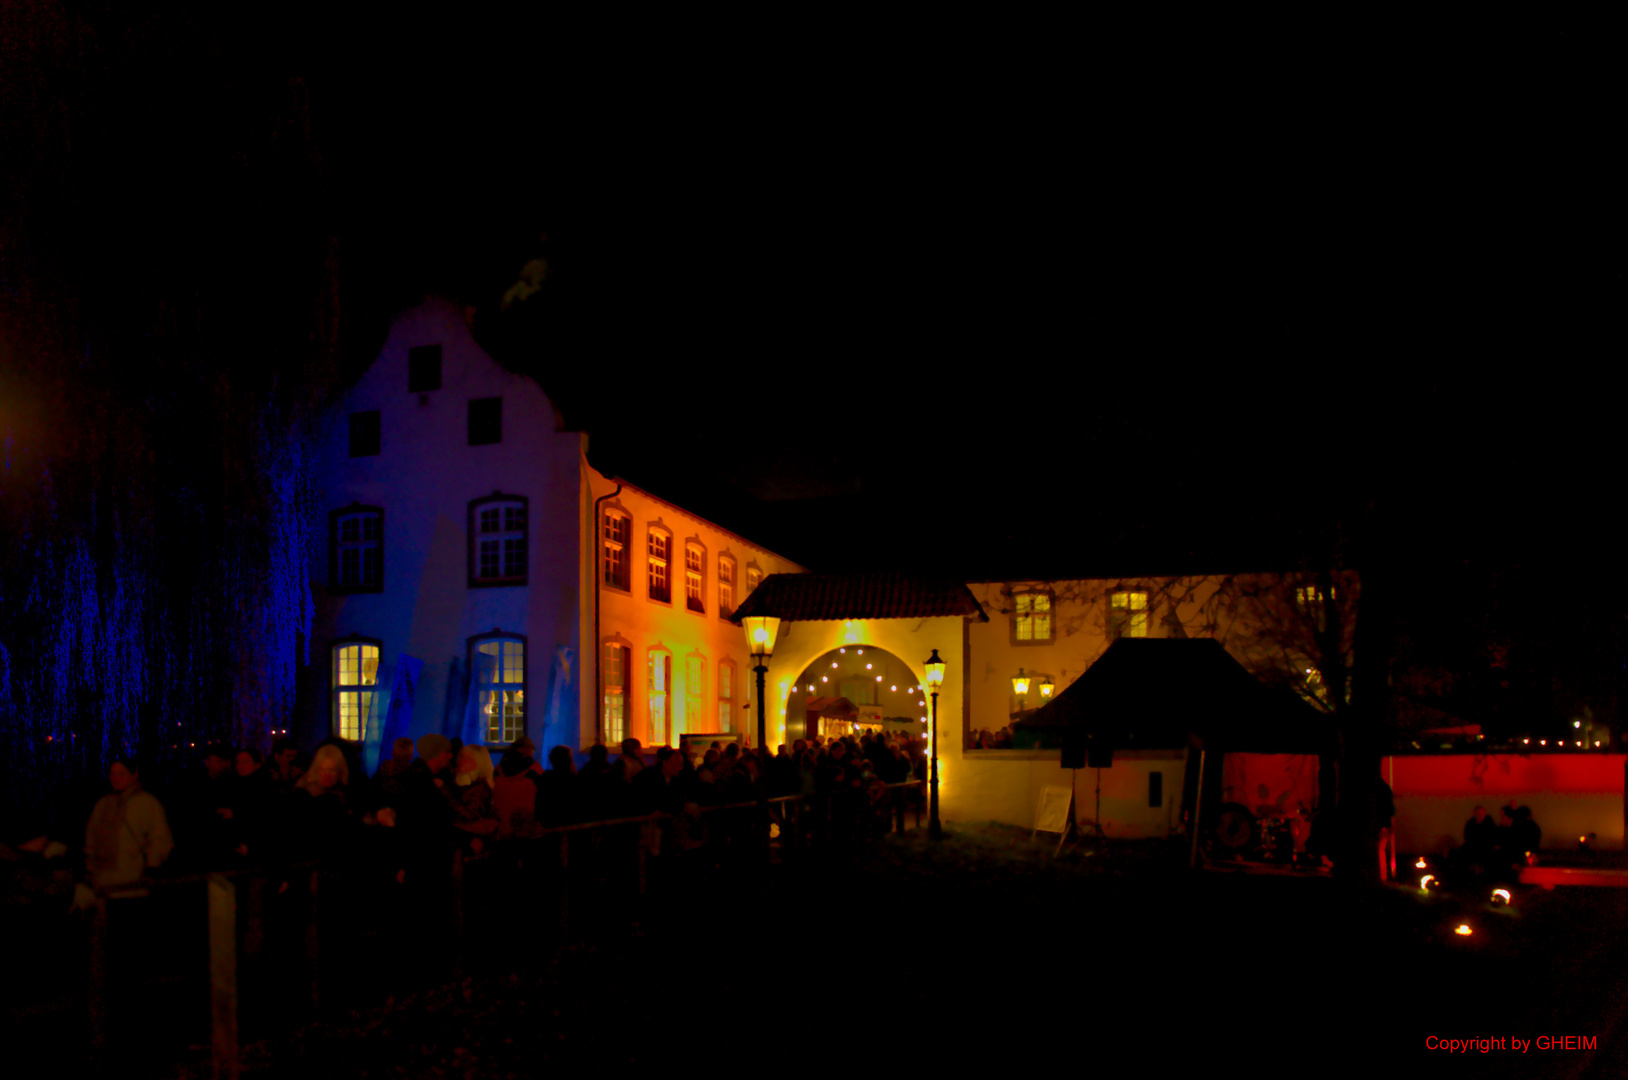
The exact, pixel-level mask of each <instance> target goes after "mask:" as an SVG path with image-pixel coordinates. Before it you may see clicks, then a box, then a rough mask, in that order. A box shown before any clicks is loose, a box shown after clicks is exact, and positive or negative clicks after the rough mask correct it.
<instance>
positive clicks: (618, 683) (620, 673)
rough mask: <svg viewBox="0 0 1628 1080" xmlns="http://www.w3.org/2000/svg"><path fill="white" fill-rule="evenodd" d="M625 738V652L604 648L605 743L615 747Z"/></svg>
mask: <svg viewBox="0 0 1628 1080" xmlns="http://www.w3.org/2000/svg"><path fill="white" fill-rule="evenodd" d="M625 738H627V650H626V649H625V648H623V647H622V646H620V645H616V644H607V645H606V646H605V743H606V745H609V746H615V745H616V744H617V743H619V742H621V741H622V740H623V739H625Z"/></svg>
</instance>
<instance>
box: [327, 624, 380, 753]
mask: <svg viewBox="0 0 1628 1080" xmlns="http://www.w3.org/2000/svg"><path fill="white" fill-rule="evenodd" d="M378 684H379V643H378V642H376V641H364V640H360V639H354V640H351V641H342V642H339V643H337V644H335V645H334V647H333V680H332V684H331V685H332V687H333V712H332V718H333V720H332V722H333V733H334V734H335V735H337V736H339V737H340V738H341V739H350V740H351V741H353V742H360V741H361V740H362V738H363V737H364V736H365V735H366V734H367V722H368V719H369V718H370V717H371V716H372V715H373V708H374V706H375V702H374V695H376V694H377V693H378V690H377V687H378Z"/></svg>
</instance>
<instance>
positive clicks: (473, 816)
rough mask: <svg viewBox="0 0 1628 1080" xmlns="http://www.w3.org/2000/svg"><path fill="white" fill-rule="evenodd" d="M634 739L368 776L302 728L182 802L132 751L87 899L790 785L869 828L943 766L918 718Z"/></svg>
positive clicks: (115, 791)
mask: <svg viewBox="0 0 1628 1080" xmlns="http://www.w3.org/2000/svg"><path fill="white" fill-rule="evenodd" d="M618 750H619V752H618V753H617V754H616V756H615V757H614V758H613V757H612V756H611V753H610V750H609V749H608V748H607V747H605V746H602V745H596V746H594V747H591V748H590V749H589V751H588V753H587V759H586V762H585V763H584V764H583V766H582V767H581V768H580V769H578V768H577V755H576V754H575V752H574V751H572V750H571V749H570V748H569V747H565V746H557V747H554V748H553V749H552V750H551V751H550V752H549V754H548V760H547V763H546V767H545V764H544V762H542V761H539V760H537V747H536V744H535V743H534V742H533V741H532V740H531V739H529V738H521V739H519V740H517V741H516V742H515V743H514V744H513V745H512V746H510V747H507V748H506V749H504V750H503V751H502V753H501V756H500V757H499V759H498V761H497V762H496V765H495V767H494V763H493V760H492V757H493V751H492V750H490V749H488V748H487V747H485V746H478V745H468V746H464V745H460V744H459V742H458V740H456V739H449V738H448V737H446V736H444V735H440V734H427V735H422V736H420V737H419V738H418V739H417V740H416V741H414V740H410V739H405V738H403V739H397V740H396V741H395V743H394V745H392V746H391V747H390V754H389V758H388V759H387V760H385V761H384V762H383V763H382V764H381V766H380V767H379V768H378V770H377V771H376V772H375V773H374V774H373V775H372V776H371V777H368V776H366V774H365V772H364V770H363V768H362V762H361V756H360V748H359V747H358V746H356V745H355V744H353V743H349V742H345V741H343V740H338V739H332V740H329V741H327V742H325V743H323V744H322V745H320V746H319V747H317V749H316V750H315V752H314V753H313V754H312V755H311V757H310V759H309V760H304V759H302V756H301V754H300V753H299V751H298V750H297V748H296V747H295V746H294V745H293V744H292V743H291V742H290V741H288V740H286V739H284V740H279V741H278V742H277V743H276V744H274V745H273V747H272V750H271V755H270V756H269V757H263V756H262V755H261V754H260V752H259V751H257V750H255V749H253V748H233V747H228V746H224V745H212V746H209V747H207V748H206V749H205V750H204V753H203V758H202V761H201V768H200V769H199V771H198V772H197V773H196V774H195V775H194V776H192V777H190V778H188V779H187V781H186V782H185V783H183V784H181V785H178V786H176V787H174V788H172V789H171V792H170V794H169V796H168V797H167V799H166V803H167V804H168V805H165V804H161V803H160V801H159V799H158V798H156V797H155V796H154V795H153V794H152V793H150V792H149V791H147V790H146V789H145V788H144V787H143V785H142V783H141V770H140V766H139V764H138V763H137V762H136V761H135V760H134V759H132V758H129V757H120V758H117V759H116V760H114V761H113V763H112V765H111V766H110V768H109V771H108V780H109V784H110V786H111V788H112V791H111V793H109V794H108V795H106V796H104V797H103V798H102V799H101V800H100V801H98V802H97V803H96V805H95V807H94V809H93V810H92V812H91V815H90V820H89V823H88V825H87V828H86V832H85V848H84V852H85V869H86V876H85V880H84V882H83V886H84V887H83V888H82V889H81V891H80V895H79V899H80V902H81V903H82V904H83V903H87V902H88V899H89V897H90V896H92V895H93V892H92V889H93V888H94V887H101V888H103V889H126V890H137V889H139V887H140V882H141V880H142V879H143V878H145V877H147V876H149V875H150V874H151V873H152V872H153V871H154V870H155V869H156V868H158V867H160V866H165V867H167V868H168V869H170V870H174V871H180V872H185V871H201V870H219V869H232V868H238V867H249V866H253V867H261V868H268V869H272V870H276V868H278V867H285V866H293V865H295V864H299V863H304V862H308V861H312V860H316V861H335V860H343V859H347V858H353V857H354V856H355V853H356V852H358V851H359V850H361V849H363V848H366V849H367V850H368V851H369V853H370V854H369V856H368V857H369V858H371V859H374V860H376V861H378V862H380V863H382V864H387V868H388V869H390V870H393V874H392V875H391V876H394V877H395V878H396V879H397V881H398V882H405V881H406V880H407V879H408V878H409V877H411V876H414V875H415V874H416V875H419V876H423V875H425V874H430V873H433V871H432V869H431V864H432V863H433V864H440V863H445V862H447V861H448V860H447V857H448V856H450V854H451V853H452V852H453V851H455V850H458V849H459V848H462V850H464V851H465V852H466V853H467V854H469V855H478V854H481V853H482V852H484V851H488V850H489V849H491V848H493V847H494V846H496V845H501V844H502V843H503V842H504V841H506V840H509V839H512V838H536V837H538V836H541V835H543V834H544V833H545V831H546V830H548V829H550V828H551V827H556V826H561V825H568V824H574V823H583V822H592V821H605V820H611V819H618V818H625V817H636V816H639V815H648V814H652V813H663V814H666V815H671V816H673V817H675V818H676V817H681V816H687V817H688V818H689V819H690V820H691V821H692V822H694V821H699V819H700V817H701V816H702V815H701V813H700V812H701V811H702V810H704V809H706V808H707V807H713V806H723V805H727V804H735V803H755V802H757V801H758V800H762V799H772V798H775V797H776V796H783V795H802V796H806V797H808V799H809V801H811V802H813V803H816V804H817V805H818V806H819V807H820V808H821V809H824V810H827V811H830V810H833V809H834V810H835V817H836V820H837V821H839V822H841V823H844V824H848V825H851V826H852V827H853V828H862V827H864V824H865V823H868V824H875V823H876V821H877V819H878V813H877V811H878V810H879V811H880V819H881V821H882V823H883V825H884V827H885V823H886V818H887V811H888V810H889V809H899V808H901V807H902V803H903V800H902V799H900V798H897V797H893V796H891V795H889V789H888V788H887V785H888V784H896V783H899V782H902V781H906V780H911V779H923V778H925V776H926V769H927V763H926V748H925V744H924V742H923V740H920V739H917V738H912V737H910V736H908V735H902V734H895V735H886V734H882V733H874V734H873V733H869V732H867V733H864V734H862V735H860V736H858V737H852V736H850V737H846V738H842V739H821V738H813V739H809V740H802V739H799V740H797V741H796V742H795V743H793V744H792V745H790V746H785V745H782V746H781V747H779V749H778V752H777V753H775V754H772V755H771V754H768V753H765V752H763V751H761V750H753V749H743V748H741V747H739V746H737V745H735V744H729V745H727V746H725V745H722V744H720V743H713V744H712V746H711V747H709V748H707V749H706V750H704V751H702V752H700V753H699V754H698V753H697V752H696V749H695V748H686V749H684V750H682V751H681V750H678V749H674V748H671V747H661V748H659V749H658V750H656V752H655V754H654V755H653V760H652V758H651V757H650V756H648V755H646V754H645V752H644V750H643V748H642V747H641V745H640V743H639V741H638V740H637V739H628V740H626V741H625V742H623V743H622V744H621V746H620V747H619V748H618ZM867 811H868V812H867ZM830 816H831V815H830V814H827V815H825V816H824V818H822V820H829V819H830ZM895 816H896V817H897V818H898V819H899V821H900V822H901V827H902V814H896V815H895ZM776 818H777V819H780V815H779V813H778V811H777V812H776ZM848 831H849V832H851V829H849V830H848ZM704 832H705V830H704V828H703V827H700V826H695V825H692V826H690V827H689V828H688V829H687V830H684V831H683V835H682V837H681V839H680V842H681V844H682V845H683V846H686V847H688V846H692V845H694V844H696V843H698V842H699V841H698V840H697V839H696V838H697V837H699V836H702V835H704Z"/></svg>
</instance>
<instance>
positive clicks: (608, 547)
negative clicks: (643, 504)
mask: <svg viewBox="0 0 1628 1080" xmlns="http://www.w3.org/2000/svg"><path fill="white" fill-rule="evenodd" d="M632 528H633V520H632V519H631V518H629V517H628V516H627V515H626V514H618V513H617V512H616V511H614V510H607V511H605V523H604V526H603V529H602V531H603V533H604V549H605V584H606V585H609V586H610V587H611V588H613V589H626V588H628V581H629V574H628V550H627V543H628V534H629V532H631V531H632Z"/></svg>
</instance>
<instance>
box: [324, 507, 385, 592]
mask: <svg viewBox="0 0 1628 1080" xmlns="http://www.w3.org/2000/svg"><path fill="white" fill-rule="evenodd" d="M328 529H329V542H328V582H329V584H330V586H331V587H332V588H333V589H334V590H335V591H336V592H377V591H379V590H380V589H382V588H383V587H384V511H383V510H381V509H379V508H378V507H376V506H361V505H356V506H350V507H347V508H346V509H344V510H335V511H334V512H333V513H331V514H329V515H328Z"/></svg>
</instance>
